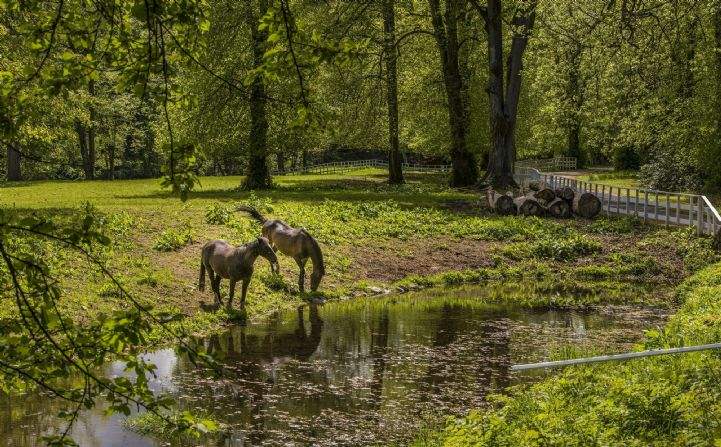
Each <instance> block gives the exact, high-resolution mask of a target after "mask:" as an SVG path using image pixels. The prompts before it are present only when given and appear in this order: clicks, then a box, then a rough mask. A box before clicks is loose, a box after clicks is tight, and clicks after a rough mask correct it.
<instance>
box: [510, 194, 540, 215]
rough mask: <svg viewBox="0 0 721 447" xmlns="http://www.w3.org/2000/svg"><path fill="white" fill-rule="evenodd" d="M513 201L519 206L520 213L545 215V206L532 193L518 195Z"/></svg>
mask: <svg viewBox="0 0 721 447" xmlns="http://www.w3.org/2000/svg"><path fill="white" fill-rule="evenodd" d="M513 202H514V203H515V204H516V206H517V207H518V214H520V215H522V216H543V212H544V210H543V207H542V206H541V204H540V203H538V200H536V199H535V198H533V197H531V196H530V195H528V196H521V197H517V198H515V199H513Z"/></svg>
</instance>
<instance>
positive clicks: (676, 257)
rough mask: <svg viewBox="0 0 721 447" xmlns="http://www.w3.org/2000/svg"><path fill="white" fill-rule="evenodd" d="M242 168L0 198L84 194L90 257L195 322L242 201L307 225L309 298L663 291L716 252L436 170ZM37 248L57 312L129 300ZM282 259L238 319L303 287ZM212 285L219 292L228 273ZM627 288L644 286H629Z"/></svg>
mask: <svg viewBox="0 0 721 447" xmlns="http://www.w3.org/2000/svg"><path fill="white" fill-rule="evenodd" d="M241 180H242V178H241V177H207V178H201V186H200V187H199V188H198V189H197V191H195V192H192V193H191V194H190V198H189V200H188V201H187V202H185V203H183V202H181V201H180V200H179V199H178V198H177V197H174V196H172V195H171V194H170V193H169V192H168V191H167V190H163V189H162V188H161V187H160V185H159V181H158V180H157V179H149V180H116V181H85V182H71V181H42V182H28V183H19V184H9V185H5V186H3V187H0V206H2V207H10V208H15V209H16V210H17V211H19V212H21V213H25V212H36V213H47V214H48V215H49V216H53V218H55V219H63V218H65V216H68V215H70V214H72V213H73V212H74V211H76V210H78V209H79V208H80V207H81V206H83V204H84V203H86V202H89V203H90V204H92V205H93V206H94V207H96V208H97V209H98V210H99V212H101V213H102V214H103V215H104V216H105V227H106V231H107V232H108V234H109V235H110V236H111V238H112V239H113V244H112V245H111V247H110V248H108V249H106V250H104V251H103V252H102V253H100V256H102V257H103V259H105V260H106V262H107V265H108V266H109V267H110V268H111V270H112V271H113V272H114V273H115V275H117V277H118V278H119V279H120V280H121V282H122V283H123V284H124V286H125V287H126V288H127V289H128V290H129V291H130V292H131V293H132V294H133V295H134V296H135V297H136V298H138V299H140V300H141V301H142V302H145V303H148V304H153V305H154V307H155V309H156V310H162V311H175V312H181V313H183V314H185V315H186V316H187V317H188V318H186V319H185V321H184V322H183V323H182V324H183V325H184V326H185V328H186V329H187V330H190V331H192V332H196V333H205V332H208V331H214V330H218V329H219V328H220V327H222V326H223V325H224V324H225V321H226V320H225V317H226V316H225V313H224V312H218V313H204V312H201V311H200V304H201V303H203V302H206V303H210V302H212V293H211V292H210V291H206V292H204V293H203V292H199V291H198V290H197V281H198V271H199V260H200V247H201V246H202V245H203V244H204V243H205V242H206V241H208V240H211V239H226V240H228V241H229V242H231V243H233V244H242V243H245V242H248V241H251V240H252V239H253V238H255V237H257V236H259V234H260V227H259V224H258V223H257V222H255V221H253V220H251V219H249V218H248V217H247V216H246V215H244V214H242V213H236V212H233V211H232V210H233V208H234V206H235V205H236V204H240V203H245V204H251V205H253V206H255V207H256V208H258V209H259V210H260V211H261V212H263V213H264V214H266V215H267V216H269V217H273V218H278V219H282V220H285V221H286V222H288V223H289V224H291V225H293V226H301V227H304V228H306V229H307V230H308V232H310V233H311V234H312V235H314V236H315V237H316V239H317V240H318V241H319V243H320V245H321V247H322V249H323V253H324V256H325V263H326V271H327V274H326V277H325V278H324V279H323V282H322V284H321V289H320V290H321V292H320V293H319V294H317V296H315V298H324V299H329V300H334V299H348V298H352V297H356V296H362V295H372V294H378V293H385V292H387V291H404V290H410V289H415V288H421V287H429V286H434V285H457V284H462V283H482V282H485V281H510V282H520V281H521V280H523V281H525V282H526V283H528V284H533V286H534V289H535V290H537V291H541V292H543V293H540V292H539V293H537V294H535V295H534V294H530V295H529V293H525V294H524V297H523V298H520V299H523V300H525V301H526V302H527V303H530V304H535V305H570V306H583V305H591V304H595V303H597V302H599V301H603V300H611V301H613V300H616V301H619V302H624V303H626V302H629V300H635V301H643V302H647V301H649V300H650V301H653V302H654V304H672V301H673V293H672V290H673V287H674V286H675V285H677V284H678V283H679V282H680V281H681V280H682V279H683V278H685V277H686V276H688V274H689V273H690V272H693V271H695V270H697V269H699V268H701V267H703V266H704V265H706V264H708V263H711V262H713V261H714V260H716V259H717V255H715V254H714V253H713V251H712V250H711V249H710V243H709V241H708V239H705V238H697V237H695V236H694V235H693V232H692V231H689V230H687V229H676V230H666V229H663V228H661V227H655V226H643V225H641V224H640V223H639V222H637V221H634V220H629V219H609V218H599V219H597V220H594V221H585V220H577V219H571V220H553V219H538V218H522V217H499V216H494V215H492V214H489V213H488V211H487V210H485V209H484V208H483V207H482V206H481V197H480V195H479V193H478V192H477V191H471V190H467V191H460V190H455V189H451V188H449V187H447V186H445V177H443V176H441V175H434V174H417V175H409V176H408V178H407V180H408V181H407V183H406V184H405V185H402V186H389V185H388V184H387V183H386V182H385V177H384V173H383V172H382V171H380V170H372V169H365V170H358V171H353V172H351V173H348V174H340V175H299V176H285V177H277V178H276V179H275V181H276V188H275V189H273V190H270V191H262V192H254V193H248V192H245V191H241V190H239V188H238V185H240V183H241ZM39 249H42V250H46V251H47V253H48V258H49V259H52V264H53V267H54V268H55V269H56V271H57V272H59V273H60V274H59V275H58V276H61V277H63V278H64V279H63V285H64V293H65V297H64V299H63V301H62V302H63V305H64V306H65V307H66V309H67V310H68V311H69V312H72V313H74V314H75V315H77V316H78V317H79V318H93V316H94V315H97V314H98V313H100V312H109V311H112V309H114V308H117V307H122V306H126V305H127V303H126V302H125V301H124V300H123V299H121V298H119V296H118V295H119V294H118V293H117V290H115V288H114V286H113V285H112V283H111V282H110V281H109V280H108V278H105V277H103V276H102V275H100V274H99V273H98V272H97V271H94V270H93V269H92V268H91V266H90V265H89V264H88V263H87V262H85V261H82V260H81V259H80V258H79V257H77V256H68V255H65V254H63V255H60V254H59V252H57V251H55V250H56V247H53V245H52V244H50V243H48V244H47V245H46V246H44V247H42V248H39ZM280 263H281V273H282V278H279V277H277V276H273V275H271V274H270V272H269V268H268V265H267V262H265V261H264V260H262V259H260V260H259V261H258V264H256V265H257V270H256V276H254V278H253V282H252V283H251V286H250V289H249V293H248V303H247V305H248V307H247V310H248V316H249V317H250V318H258V317H260V316H263V315H267V314H268V313H270V312H272V311H275V310H280V309H284V308H290V307H293V306H297V305H298V304H300V303H301V302H302V300H303V299H307V298H309V296H308V295H303V296H301V295H300V294H299V293H298V291H297V286H296V284H297V274H298V272H297V266H296V265H295V262H293V261H292V260H291V259H289V258H287V257H283V256H281V257H280ZM308 270H311V267H310V266H309V267H308ZM222 287H223V288H224V292H225V293H227V282H224V283H223V284H222ZM632 287H638V288H639V289H644V288H645V290H647V291H648V290H649V289H650V290H651V291H652V292H653V293H639V294H633V298H629V290H630V288H632ZM599 291H603V292H604V294H603V296H601V295H600V294H599V293H596V292H599ZM549 292H551V293H549ZM608 292H611V293H608ZM529 296H531V298H529ZM516 298H518V297H516ZM516 298H514V297H510V298H509V297H507V298H506V299H516ZM3 299H6V298H3ZM236 303H237V301H236ZM11 309H12V306H11V305H9V303H7V304H6V305H2V306H0V317H2V316H3V315H4V314H5V315H6V313H7V312H11Z"/></svg>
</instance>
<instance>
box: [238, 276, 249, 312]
mask: <svg viewBox="0 0 721 447" xmlns="http://www.w3.org/2000/svg"><path fill="white" fill-rule="evenodd" d="M249 284H250V278H248V279H244V280H243V284H242V285H241V289H240V308H241V309H244V308H245V294H246V293H248V285H249Z"/></svg>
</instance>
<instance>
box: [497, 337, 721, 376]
mask: <svg viewBox="0 0 721 447" xmlns="http://www.w3.org/2000/svg"><path fill="white" fill-rule="evenodd" d="M719 348H721V343H711V344H708V345H698V346H684V347H682V348H668V349H651V350H649V351H639V352H627V353H624V354H611V355H599V356H597V357H586V358H582V359H570V360H557V361H555V362H541V363H525V364H521V365H513V366H511V371H525V370H529V369H539V368H555V367H557V366H569V365H582V364H585V363H598V362H609V361H613V360H630V359H637V358H641V357H652V356H655V355H665V354H681V353H684V352H694V351H705V350H707V349H719Z"/></svg>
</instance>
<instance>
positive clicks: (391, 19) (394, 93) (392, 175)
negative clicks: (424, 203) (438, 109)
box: [383, 0, 403, 184]
mask: <svg viewBox="0 0 721 447" xmlns="http://www.w3.org/2000/svg"><path fill="white" fill-rule="evenodd" d="M395 29H396V23H395V0H383V31H384V34H383V36H384V55H385V63H386V98H387V103H388V183H391V184H401V183H403V164H402V162H401V153H400V150H399V147H398V146H399V142H398V67H397V63H398V50H397V49H396V31H395Z"/></svg>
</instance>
